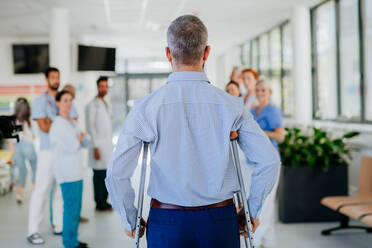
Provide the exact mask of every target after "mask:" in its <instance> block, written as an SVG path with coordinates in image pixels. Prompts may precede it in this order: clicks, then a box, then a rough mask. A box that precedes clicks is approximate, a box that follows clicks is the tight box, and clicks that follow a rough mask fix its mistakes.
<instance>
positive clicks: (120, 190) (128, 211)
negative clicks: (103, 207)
mask: <svg viewBox="0 0 372 248" xmlns="http://www.w3.org/2000/svg"><path fill="white" fill-rule="evenodd" d="M149 133H151V128H149V127H148V126H147V125H146V124H145V121H144V119H143V118H141V115H140V114H138V112H136V110H135V109H134V108H133V109H132V111H131V112H130V113H129V115H128V116H127V118H126V120H125V123H124V125H123V128H122V131H121V134H120V136H119V140H118V143H117V146H116V149H115V151H114V153H113V155H112V157H111V159H110V162H109V164H108V166H107V176H106V179H105V182H106V187H107V190H108V193H109V195H110V199H111V202H112V206H113V208H114V209H115V211H116V212H118V213H119V215H120V217H121V220H122V222H123V225H124V227H125V229H127V230H133V229H134V228H135V224H136V215H137V209H136V208H135V206H134V198H135V195H134V189H133V187H132V184H131V177H132V175H133V173H134V170H135V168H136V167H137V165H138V157H139V154H140V152H141V148H142V141H147V142H151V136H152V135H149Z"/></svg>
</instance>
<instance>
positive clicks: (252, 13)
mask: <svg viewBox="0 0 372 248" xmlns="http://www.w3.org/2000/svg"><path fill="white" fill-rule="evenodd" d="M315 2H319V1H317V0H227V1H220V0H214V1H213V0H0V36H6V37H22V38H25V37H31V36H34V37H35V36H47V35H48V33H49V23H50V21H49V20H50V12H51V9H52V8H53V7H63V8H66V9H68V10H69V13H70V26H71V33H72V36H73V37H74V39H76V40H77V41H78V42H84V43H88V44H89V43H90V44H96V45H112V46H116V47H119V50H120V51H121V53H123V54H126V55H127V56H132V57H133V56H136V55H138V56H157V55H162V54H163V51H164V49H163V47H164V45H165V33H166V28H167V26H168V25H169V23H170V22H171V21H172V20H173V19H174V18H175V17H177V16H179V15H182V14H196V15H198V16H199V17H200V18H201V19H202V20H203V21H204V22H205V24H206V26H207V28H208V30H209V43H210V44H211V45H212V48H215V50H217V51H219V50H222V49H225V48H226V47H228V46H231V45H233V44H236V43H237V42H240V41H242V40H244V39H248V38H250V37H252V36H254V35H257V34H258V33H260V32H262V31H264V30H266V29H268V28H270V27H272V26H274V25H276V24H278V23H280V22H282V21H285V20H286V19H288V18H289V16H290V13H291V9H292V8H293V7H294V6H295V5H296V4H302V3H304V4H313V3H315Z"/></svg>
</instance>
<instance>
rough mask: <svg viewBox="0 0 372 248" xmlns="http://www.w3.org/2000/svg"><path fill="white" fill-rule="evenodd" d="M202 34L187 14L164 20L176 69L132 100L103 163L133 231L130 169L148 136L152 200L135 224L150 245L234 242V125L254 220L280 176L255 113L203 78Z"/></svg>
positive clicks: (234, 244)
mask: <svg viewBox="0 0 372 248" xmlns="http://www.w3.org/2000/svg"><path fill="white" fill-rule="evenodd" d="M207 39H208V32H207V29H206V27H205V25H204V24H203V23H202V21H201V20H200V19H199V18H197V17H195V16H192V15H185V16H180V17H179V18H177V19H176V20H174V21H173V22H172V24H171V25H170V26H169V27H168V30H167V43H168V47H166V49H165V50H166V56H167V58H168V61H169V62H170V63H171V64H172V71H173V73H172V74H171V75H170V76H169V78H168V82H167V84H166V85H165V86H163V87H162V88H160V89H159V90H157V91H156V92H154V93H153V94H151V95H150V96H147V97H145V98H143V99H141V100H139V101H137V102H136V103H135V106H134V107H133V109H132V110H131V111H130V113H129V115H128V116H127V117H126V120H125V123H124V126H123V129H122V131H121V134H120V137H119V139H118V143H117V147H116V149H115V152H114V154H113V156H112V157H111V160H110V162H109V164H108V170H107V177H106V186H107V189H108V191H109V194H110V197H111V200H112V204H113V207H114V209H115V210H116V211H117V212H118V213H119V214H120V216H121V220H122V221H123V224H124V226H125V229H126V234H127V235H128V236H130V237H134V232H135V222H136V213H137V210H136V208H135V207H134V198H135V197H134V189H133V187H132V185H131V177H132V175H133V173H134V170H135V168H136V167H137V162H138V156H139V153H140V151H141V144H142V141H146V142H150V152H151V161H150V162H151V163H150V166H151V174H150V182H149V187H148V194H149V196H150V197H152V198H153V201H152V203H153V204H152V206H151V210H150V214H149V219H148V225H147V227H146V222H143V223H142V224H141V225H140V226H141V228H140V230H138V231H140V233H141V229H142V230H143V229H144V228H147V234H146V235H147V244H148V247H152V248H154V247H155V248H160V247H161V248H166V247H234V248H235V247H239V228H238V220H237V214H236V209H235V207H234V204H233V200H232V197H233V192H234V191H235V190H237V189H238V182H237V180H236V172H235V170H234V167H233V165H232V162H231V157H230V154H229V136H230V132H231V131H238V133H239V144H240V147H241V148H242V150H243V151H244V154H245V155H246V157H247V159H248V160H249V162H250V164H252V165H253V166H254V168H253V174H252V180H251V183H252V186H251V190H250V199H249V201H248V203H249V207H250V211H251V217H252V223H253V224H254V226H255V227H257V225H258V220H257V219H256V218H257V216H258V212H259V210H260V209H261V207H262V203H263V200H264V199H265V197H266V195H267V194H268V193H269V192H270V191H271V189H272V186H273V185H274V182H275V179H276V177H277V172H278V164H279V158H278V155H277V153H276V151H275V150H274V148H273V146H272V145H271V143H270V141H269V140H268V138H267V136H266V135H265V134H264V133H263V132H262V130H261V129H260V128H259V127H258V125H257V123H256V122H255V121H254V120H253V118H252V115H251V114H250V113H247V114H245V113H243V103H242V102H241V101H240V100H239V99H238V98H234V97H232V96H229V95H227V94H226V93H224V92H222V91H221V90H218V89H217V88H215V87H213V86H212V85H211V84H210V83H209V82H208V79H207V77H206V75H205V74H204V72H203V68H204V64H205V61H206V60H207V59H208V56H209V53H210V46H209V45H208V43H207ZM187 207H196V208H192V209H190V208H187ZM169 209H172V211H169ZM195 209H199V210H195ZM173 210H179V211H173ZM216 220H218V222H216Z"/></svg>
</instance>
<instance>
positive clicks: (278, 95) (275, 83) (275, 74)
mask: <svg viewBox="0 0 372 248" xmlns="http://www.w3.org/2000/svg"><path fill="white" fill-rule="evenodd" d="M269 37H270V46H269V49H270V50H269V51H270V57H269V60H270V69H269V74H268V79H269V81H270V83H271V86H272V88H273V94H272V96H271V101H272V103H273V104H275V105H277V106H282V78H281V76H282V74H281V69H282V44H281V37H280V28H275V29H273V30H272V31H270V33H269Z"/></svg>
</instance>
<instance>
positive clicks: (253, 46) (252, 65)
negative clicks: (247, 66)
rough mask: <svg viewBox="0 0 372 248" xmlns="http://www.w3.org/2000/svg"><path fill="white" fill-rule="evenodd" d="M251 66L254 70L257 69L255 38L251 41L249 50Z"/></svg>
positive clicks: (256, 41)
mask: <svg viewBox="0 0 372 248" xmlns="http://www.w3.org/2000/svg"><path fill="white" fill-rule="evenodd" d="M251 58H252V61H251V67H252V68H253V69H255V70H258V40H257V39H255V40H253V41H252V50H251Z"/></svg>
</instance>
